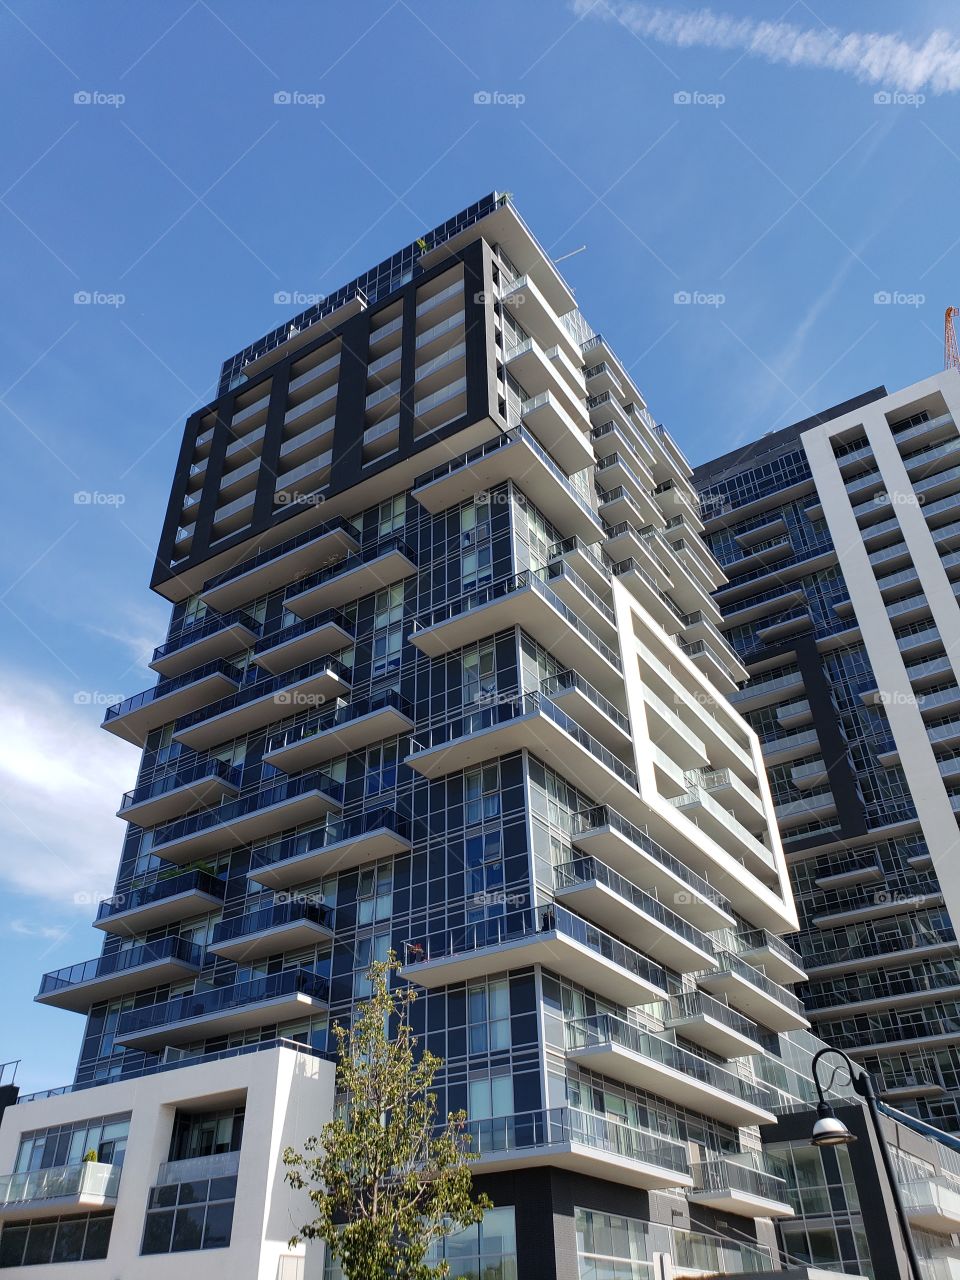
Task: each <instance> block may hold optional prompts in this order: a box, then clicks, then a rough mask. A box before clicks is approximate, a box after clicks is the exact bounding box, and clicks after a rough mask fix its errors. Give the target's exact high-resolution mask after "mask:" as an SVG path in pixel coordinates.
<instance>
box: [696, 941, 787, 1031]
mask: <svg viewBox="0 0 960 1280" xmlns="http://www.w3.org/2000/svg"><path fill="white" fill-rule="evenodd" d="M697 982H698V984H699V985H700V986H701V987H703V988H704V990H706V991H708V992H710V993H711V994H712V995H722V996H724V997H725V998H726V999H727V1000H729V1001H730V1003H731V1004H732V1005H733V1006H734V1007H735V1008H736V1009H739V1010H740V1012H741V1013H744V1014H746V1015H747V1017H748V1018H751V1019H753V1020H755V1021H756V1022H759V1023H760V1024H761V1025H762V1026H765V1027H769V1028H770V1030H771V1031H804V1030H806V1029H807V1028H808V1027H809V1026H810V1023H809V1022H808V1021H807V1019H806V1018H805V1017H804V1015H803V1005H802V1004H801V1003H800V1001H799V1000H798V999H797V997H796V996H795V995H793V994H792V992H790V991H787V990H786V989H785V988H784V987H781V986H780V985H779V984H778V983H776V982H772V981H771V980H770V979H769V978H767V977H766V976H765V975H764V974H762V973H761V972H760V970H759V969H755V968H754V967H753V965H751V964H747V962H746V961H745V960H741V959H740V957H739V956H737V955H734V954H733V953H731V952H729V951H728V952H723V951H720V952H718V953H717V967H716V969H713V970H710V971H707V972H705V973H702V974H700V975H698V977H697Z"/></svg>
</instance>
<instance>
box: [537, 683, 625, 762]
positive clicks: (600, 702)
mask: <svg viewBox="0 0 960 1280" xmlns="http://www.w3.org/2000/svg"><path fill="white" fill-rule="evenodd" d="M540 693H541V694H542V695H543V696H544V697H545V698H549V699H550V701H551V702H552V703H554V704H555V705H556V706H558V707H559V708H560V709H561V711H564V712H567V713H569V715H570V717H571V718H572V719H573V720H574V722H575V723H576V724H578V725H580V726H582V728H584V729H586V731H587V733H588V734H590V735H591V736H592V737H593V738H595V739H596V740H597V741H598V742H601V743H603V744H604V745H605V746H608V747H610V748H611V750H613V751H614V752H616V750H617V749H618V748H619V749H620V750H624V749H628V750H632V747H633V737H632V735H631V732H630V721H629V720H628V719H627V717H626V716H625V715H624V714H623V712H622V711H621V710H620V709H619V708H618V707H615V706H614V705H613V703H612V702H610V700H609V699H607V698H605V697H604V696H603V694H602V693H600V692H599V690H597V689H594V687H593V686H592V685H591V684H589V683H588V682H587V681H586V680H584V678H583V677H582V676H580V675H578V674H577V672H576V671H561V672H560V673H559V674H558V675H555V676H549V677H548V678H547V679H546V680H544V681H542V683H541V685H540Z"/></svg>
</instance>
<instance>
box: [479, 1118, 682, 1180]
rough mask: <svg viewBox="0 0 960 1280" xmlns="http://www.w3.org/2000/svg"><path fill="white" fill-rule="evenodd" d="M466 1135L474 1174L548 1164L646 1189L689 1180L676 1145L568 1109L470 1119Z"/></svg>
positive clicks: (623, 1125)
mask: <svg viewBox="0 0 960 1280" xmlns="http://www.w3.org/2000/svg"><path fill="white" fill-rule="evenodd" d="M466 1134H467V1136H468V1137H469V1138H470V1150H472V1151H475V1152H477V1153H478V1155H479V1159H478V1160H477V1162H476V1165H475V1169H476V1172H477V1173H498V1172H512V1171H513V1170H516V1169H522V1168H531V1167H537V1166H541V1165H548V1166H549V1167H551V1168H559V1169H567V1170H570V1171H571V1172H573V1173H580V1174H583V1175H586V1176H588V1177H594V1178H600V1179H603V1180H604V1181H607V1182H619V1183H621V1184H623V1185H625V1186H629V1187H638V1188H641V1189H643V1190H647V1191H654V1190H663V1189H665V1188H667V1187H689V1186H691V1185H692V1182H693V1180H692V1178H691V1176H690V1173H689V1168H688V1165H687V1160H686V1152H685V1149H684V1148H683V1147H682V1146H681V1144H680V1143H678V1142H672V1141H671V1140H670V1139H668V1138H661V1137H660V1136H659V1135H658V1134H654V1133H648V1132H645V1131H644V1130H642V1129H633V1128H631V1127H629V1126H628V1125H625V1124H617V1123H616V1122H614V1121H612V1120H608V1119H607V1118H606V1116H601V1115H594V1114H592V1113H590V1112H586V1111H578V1110H574V1109H573V1108H570V1107H558V1108H555V1109H554V1110H552V1111H528V1112H524V1113H523V1114H520V1115H514V1116H497V1117H495V1118H494V1119H492V1120H470V1121H468V1122H467V1126H466Z"/></svg>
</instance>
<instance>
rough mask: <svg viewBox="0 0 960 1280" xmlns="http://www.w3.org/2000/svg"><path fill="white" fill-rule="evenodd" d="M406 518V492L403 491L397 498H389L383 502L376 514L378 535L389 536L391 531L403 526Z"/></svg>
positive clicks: (380, 536)
mask: <svg viewBox="0 0 960 1280" xmlns="http://www.w3.org/2000/svg"><path fill="white" fill-rule="evenodd" d="M406 519H407V497H406V494H403V493H401V494H398V495H397V497H395V498H388V499H387V501H386V502H381V503H380V505H379V507H377V514H376V520H377V536H378V537H379V538H387V537H389V536H390V534H391V533H396V531H397V530H398V529H402V528H403V526H404V524H405V523H406Z"/></svg>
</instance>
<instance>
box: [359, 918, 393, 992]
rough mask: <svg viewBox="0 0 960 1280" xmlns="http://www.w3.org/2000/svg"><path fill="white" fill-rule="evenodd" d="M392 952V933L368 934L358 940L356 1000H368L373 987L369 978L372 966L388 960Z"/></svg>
mask: <svg viewBox="0 0 960 1280" xmlns="http://www.w3.org/2000/svg"><path fill="white" fill-rule="evenodd" d="M389 951H390V932H389V930H387V931H385V932H383V933H374V934H368V936H367V937H366V938H358V939H357V945H356V949H355V951H354V974H353V995H354V999H356V1000H361V999H365V998H367V997H368V996H369V995H370V994H371V992H372V990H373V987H372V985H371V982H370V978H369V977H368V974H369V971H370V966H371V965H372V964H373V963H374V962H375V961H377V960H386V958H387V955H388V953H389Z"/></svg>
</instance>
